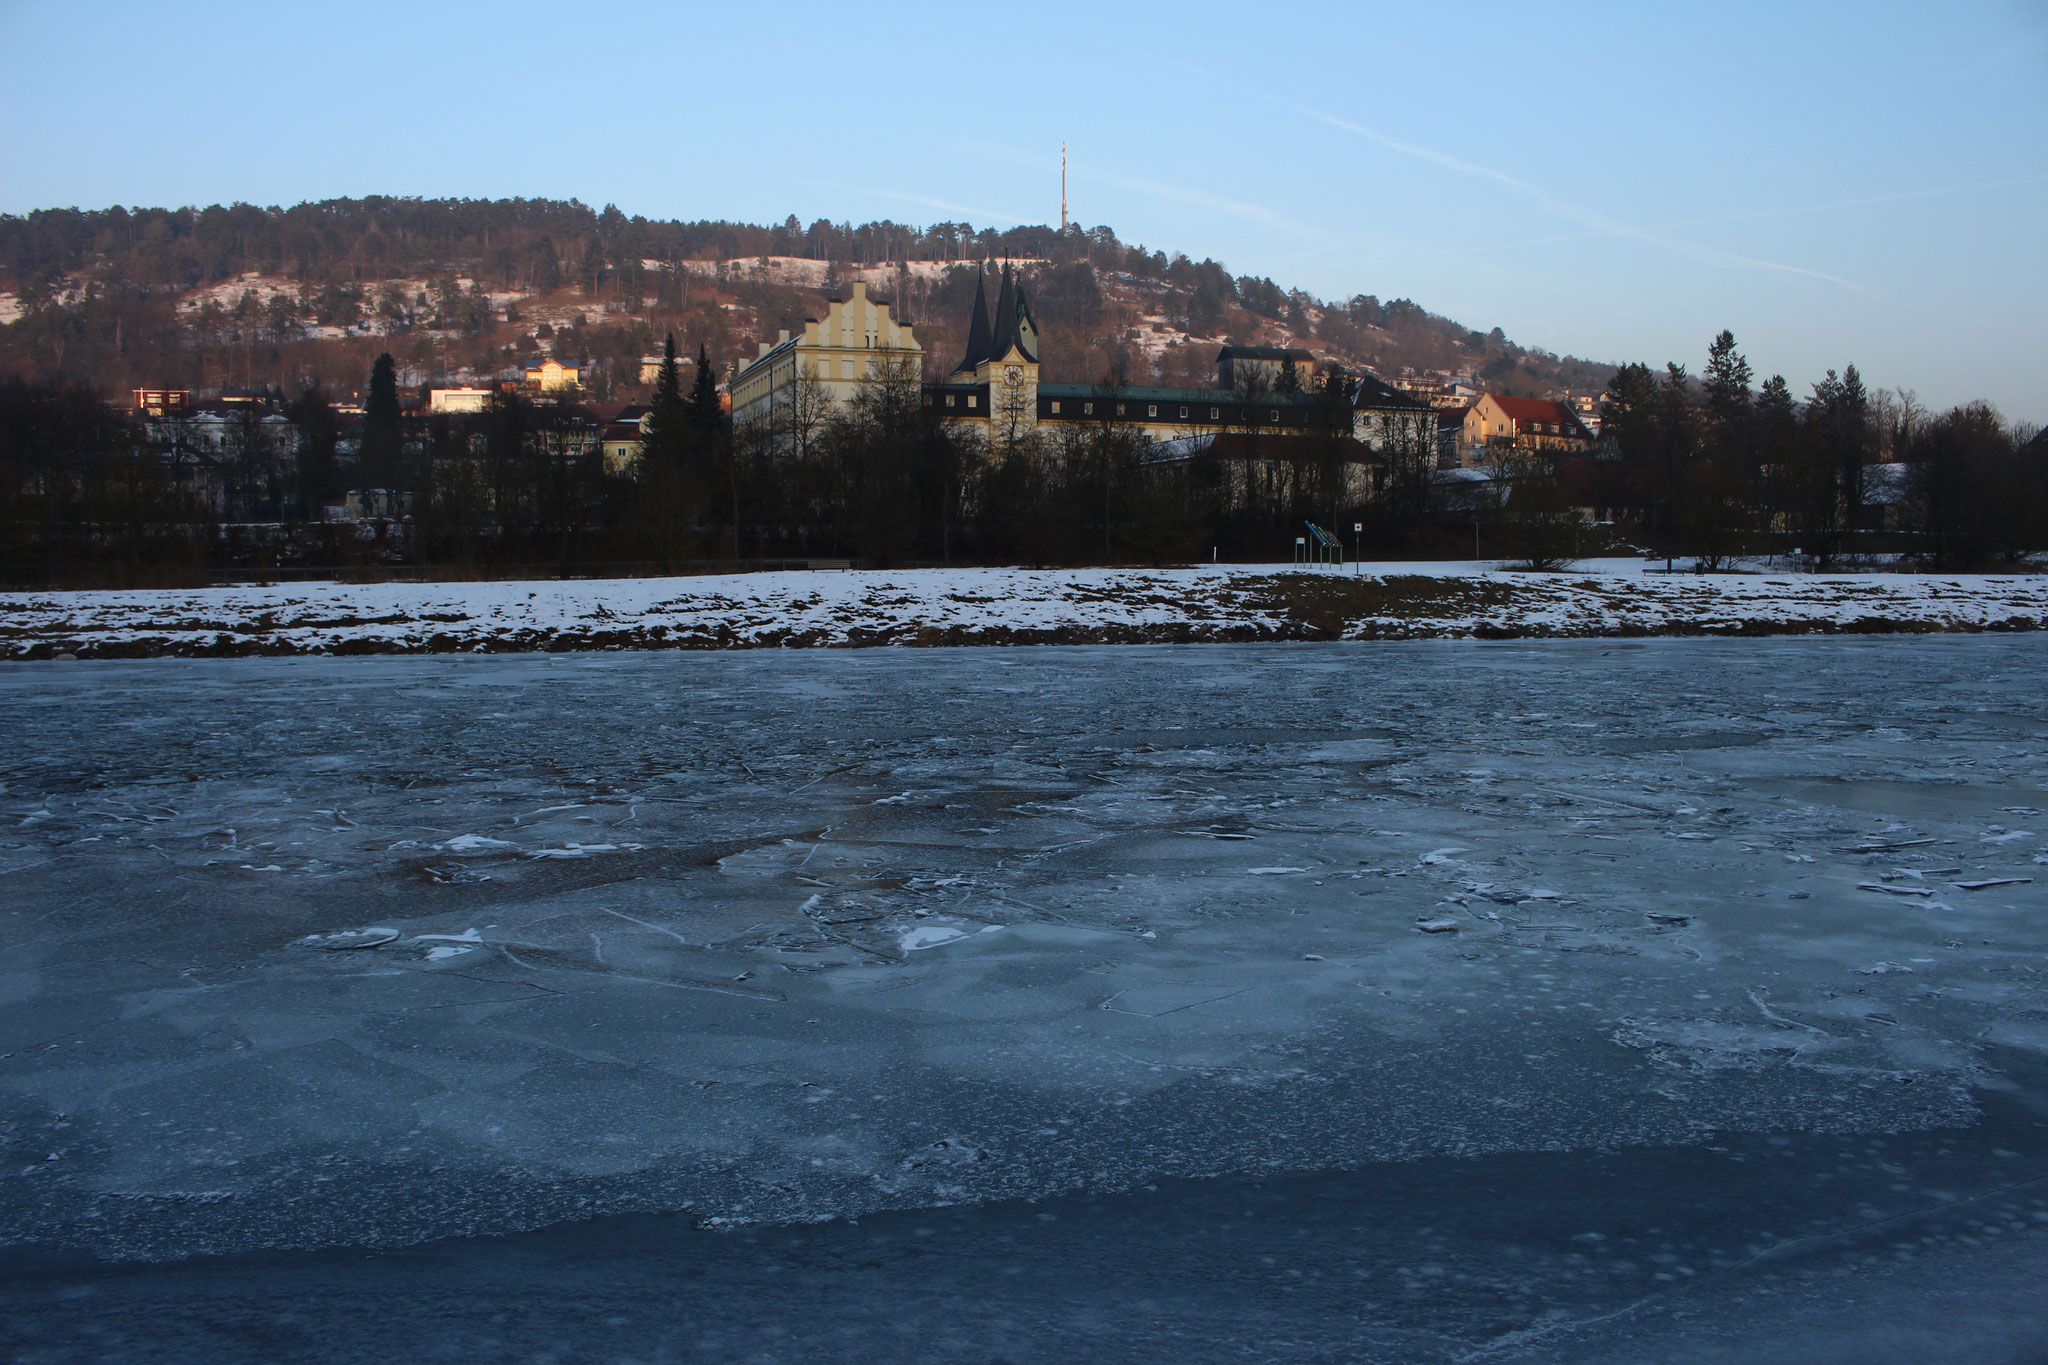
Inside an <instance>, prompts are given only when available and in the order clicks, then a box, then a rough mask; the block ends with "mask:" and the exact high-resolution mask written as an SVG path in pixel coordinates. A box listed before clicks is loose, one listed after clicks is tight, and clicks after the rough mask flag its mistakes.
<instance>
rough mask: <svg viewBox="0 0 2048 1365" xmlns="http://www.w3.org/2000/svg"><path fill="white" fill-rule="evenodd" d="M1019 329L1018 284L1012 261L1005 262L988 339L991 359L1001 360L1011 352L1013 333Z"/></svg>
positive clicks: (989, 357) (997, 288)
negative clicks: (1011, 269)
mask: <svg viewBox="0 0 2048 1365" xmlns="http://www.w3.org/2000/svg"><path fill="white" fill-rule="evenodd" d="M1016 330H1017V286H1016V283H1015V282H1014V281H1013V280H1012V279H1011V278H1010V263H1009V262H1008V261H1004V262H1003V278H1002V282H1001V283H1000V284H998V285H997V286H996V321H995V326H994V327H993V328H992V329H991V330H990V335H989V341H988V356H987V359H989V360H1001V359H1002V358H1003V357H1004V356H1006V355H1008V354H1009V353H1010V343H1011V339H1012V334H1013V333H1014V332H1015V331H1016Z"/></svg>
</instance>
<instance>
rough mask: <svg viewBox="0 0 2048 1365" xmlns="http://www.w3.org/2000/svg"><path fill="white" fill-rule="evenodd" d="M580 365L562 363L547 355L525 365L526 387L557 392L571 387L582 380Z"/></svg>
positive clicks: (544, 391) (545, 391)
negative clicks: (542, 358)
mask: <svg viewBox="0 0 2048 1365" xmlns="http://www.w3.org/2000/svg"><path fill="white" fill-rule="evenodd" d="M582 372H583V371H582V367H581V366H580V365H564V364H563V363H562V362H561V361H559V360H557V359H555V358H554V357H553V356H548V357H547V358H546V359H544V360H541V361H539V362H537V363H535V364H531V365H528V366H527V367H526V387H527V388H529V389H539V390H540V391H541V392H542V393H558V392H560V391H561V390H563V389H573V388H575V387H576V386H577V385H578V384H579V383H581V382H582Z"/></svg>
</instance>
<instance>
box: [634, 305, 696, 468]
mask: <svg viewBox="0 0 2048 1365" xmlns="http://www.w3.org/2000/svg"><path fill="white" fill-rule="evenodd" d="M687 427H688V420H687V418H686V416H685V408H684V403H683V379H682V372H681V369H680V367H679V366H678V365H677V364H676V334H675V333H674V332H670V333H669V334H668V340H667V342H666V343H665V344H664V345H663V347H662V352H661V373H660V375H659V376H658V377H656V379H655V381H654V401H653V403H652V404H650V405H649V408H648V414H647V427H646V437H645V439H644V440H643V441H642V443H641V445H642V449H641V456H642V458H643V459H645V460H646V461H648V463H649V464H651V465H653V466H656V467H662V468H667V469H679V468H681V466H682V463H683V454H684V448H685V446H686V444H687V438H686V435H685V432H686V428H687Z"/></svg>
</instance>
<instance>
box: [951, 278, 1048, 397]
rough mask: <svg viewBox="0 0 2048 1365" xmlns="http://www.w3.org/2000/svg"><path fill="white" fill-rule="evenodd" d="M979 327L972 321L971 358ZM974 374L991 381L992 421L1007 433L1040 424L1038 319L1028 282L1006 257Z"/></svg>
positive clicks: (978, 301)
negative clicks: (984, 345) (1026, 288)
mask: <svg viewBox="0 0 2048 1365" xmlns="http://www.w3.org/2000/svg"><path fill="white" fill-rule="evenodd" d="M980 317H981V298H980V291H979V290H978V289H977V290H976V294H975V318H976V319H977V321H978V320H979V319H980ZM974 332H975V327H974V325H973V324H971V323H970V324H969V327H968V336H969V341H968V354H969V356H970V358H971V357H972V356H973V354H974V343H973V336H974ZM974 378H975V382H976V383H979V384H986V385H988V406H989V421H990V422H991V423H994V424H998V425H1000V426H1001V427H1003V428H1006V431H1005V432H1004V433H1003V434H1004V435H1007V436H1012V437H1014V436H1021V435H1023V434H1025V433H1027V432H1029V431H1031V430H1032V429H1033V428H1034V427H1036V426H1037V425H1038V319H1037V318H1035V317H1033V316H1032V315H1031V301H1030V300H1029V299H1028V298H1027V297H1026V296H1025V293H1024V282H1023V281H1022V280H1021V279H1019V278H1018V277H1017V274H1016V272H1015V271H1013V270H1012V269H1011V268H1010V264H1009V262H1007V261H1005V262H1004V263H1003V276H1002V282H1001V283H1000V284H999V285H998V286H997V289H996V317H995V321H994V322H993V323H992V324H989V330H988V349H987V351H985V352H984V353H983V354H982V355H981V357H980V358H979V360H977V361H976V362H975V365H974ZM991 434H995V433H994V432H992V433H991Z"/></svg>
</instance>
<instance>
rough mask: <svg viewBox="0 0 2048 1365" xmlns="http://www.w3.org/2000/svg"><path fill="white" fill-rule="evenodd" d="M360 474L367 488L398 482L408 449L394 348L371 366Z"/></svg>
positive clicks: (379, 357) (359, 467)
mask: <svg viewBox="0 0 2048 1365" xmlns="http://www.w3.org/2000/svg"><path fill="white" fill-rule="evenodd" d="M360 449H361V453H360V455H359V457H358V476H359V479H360V483H361V486H362V487H364V488H392V487H395V486H396V485H397V483H398V477H399V463H400V460H401V458H402V457H403V455H404V453H405V429H404V417H403V415H402V414H401V413H400V411H399V407H398V366H397V363H396V362H395V361H393V360H392V359H391V352H389V351H386V352H384V353H383V354H382V355H380V356H378V357H377V359H376V362H375V363H374V364H372V365H371V366H370V395H369V398H368V399H367V400H366V401H365V402H364V404H363V443H362V446H361V448H360Z"/></svg>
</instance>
